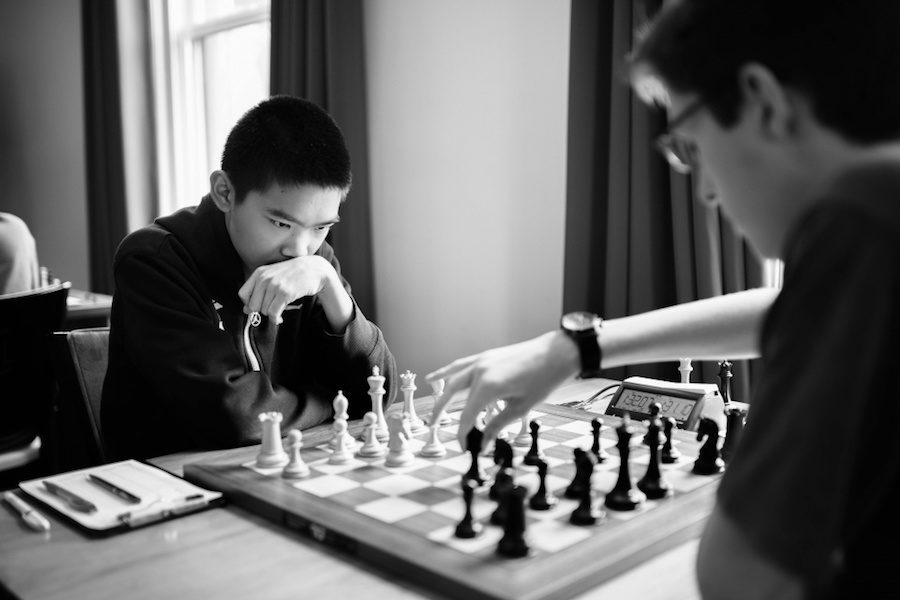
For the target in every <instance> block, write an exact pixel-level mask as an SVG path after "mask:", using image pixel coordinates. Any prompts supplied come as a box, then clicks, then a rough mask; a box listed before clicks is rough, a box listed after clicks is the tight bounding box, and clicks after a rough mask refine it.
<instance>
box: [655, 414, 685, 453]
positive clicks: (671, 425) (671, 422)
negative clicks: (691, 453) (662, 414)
mask: <svg viewBox="0 0 900 600" xmlns="http://www.w3.org/2000/svg"><path fill="white" fill-rule="evenodd" d="M663 431H664V432H665V442H663V447H662V452H661V453H660V461H661V462H662V463H663V464H667V465H671V464H673V463H677V462H678V461H679V460H681V452H679V451H678V448H676V447H675V446H674V444H673V443H672V435H673V434H672V432H674V431H675V419H673V418H672V417H666V418H665V419H663Z"/></svg>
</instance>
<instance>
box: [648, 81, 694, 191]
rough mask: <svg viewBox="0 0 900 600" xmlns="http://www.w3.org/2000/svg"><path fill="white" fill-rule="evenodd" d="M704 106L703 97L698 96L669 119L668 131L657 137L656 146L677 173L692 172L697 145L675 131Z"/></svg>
mask: <svg viewBox="0 0 900 600" xmlns="http://www.w3.org/2000/svg"><path fill="white" fill-rule="evenodd" d="M702 107H703V98H702V97H701V98H697V99H696V100H694V102H692V103H691V104H689V105H688V107H687V108H685V109H684V110H683V111H681V114H680V115H678V116H677V117H675V118H674V119H671V120H670V121H669V126H668V127H667V128H666V132H665V133H663V134H662V135H660V136H659V137H658V138H656V148H657V150H659V151H660V152H662V155H663V156H665V157H666V160H667V161H668V162H669V166H670V167H672V170H673V171H675V172H676V173H681V174H682V175H686V174H687V173H690V172H691V169H692V168H693V164H694V162H695V157H696V155H697V147H696V146H695V145H694V143H693V142H688V141H686V140H685V139H684V138H683V137H681V136H680V135H678V134H677V133H675V130H676V129H677V128H678V127H680V126H681V124H682V123H684V122H685V121H687V120H688V119H689V118H691V117H692V116H693V115H694V114H695V113H696V112H697V111H698V110H700V109H701V108H702Z"/></svg>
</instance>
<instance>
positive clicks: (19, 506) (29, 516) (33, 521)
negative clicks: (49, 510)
mask: <svg viewBox="0 0 900 600" xmlns="http://www.w3.org/2000/svg"><path fill="white" fill-rule="evenodd" d="M3 499H4V500H6V501H7V502H9V504H10V506H12V507H13V508H14V509H16V510H17V511H18V513H19V516H21V517H22V520H23V521H25V522H26V523H28V526H29V527H31V528H32V529H34V530H36V531H50V521H48V520H47V518H46V517H45V516H44V515H42V514H41V513H39V512H38V511H36V510H35V509H33V508H32V507H31V506H29V505H28V504H27V503H26V502H25V501H24V500H22V499H21V498H19V497H18V496H16V495H15V494H13V493H12V492H3Z"/></svg>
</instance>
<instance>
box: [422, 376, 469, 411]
mask: <svg viewBox="0 0 900 600" xmlns="http://www.w3.org/2000/svg"><path fill="white" fill-rule="evenodd" d="M471 376H472V374H471V371H468V372H462V373H459V374H457V375H456V376H454V377H451V378H450V379H449V380H445V382H444V392H443V394H442V395H441V399H440V400H439V401H438V402H436V403H435V405H434V408H433V409H432V414H433V415H439V414H440V413H441V411H443V410H444V409H445V408H446V407H447V404H449V403H450V400H452V399H453V396H454V395H455V394H456V393H457V392H458V391H460V390H464V389H466V388H467V387H469V380H470V378H471Z"/></svg>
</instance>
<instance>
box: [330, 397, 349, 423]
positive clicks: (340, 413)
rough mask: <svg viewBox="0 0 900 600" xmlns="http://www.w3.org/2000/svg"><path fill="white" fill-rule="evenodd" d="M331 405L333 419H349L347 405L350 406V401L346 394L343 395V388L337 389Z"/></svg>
mask: <svg viewBox="0 0 900 600" xmlns="http://www.w3.org/2000/svg"><path fill="white" fill-rule="evenodd" d="M332 405H333V406H334V418H335V419H343V420H345V421H348V420H350V415H348V414H347V407H349V406H350V401H349V400H347V397H346V396H344V391H343V390H338V393H337V396H335V397H334V401H333V402H332Z"/></svg>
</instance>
